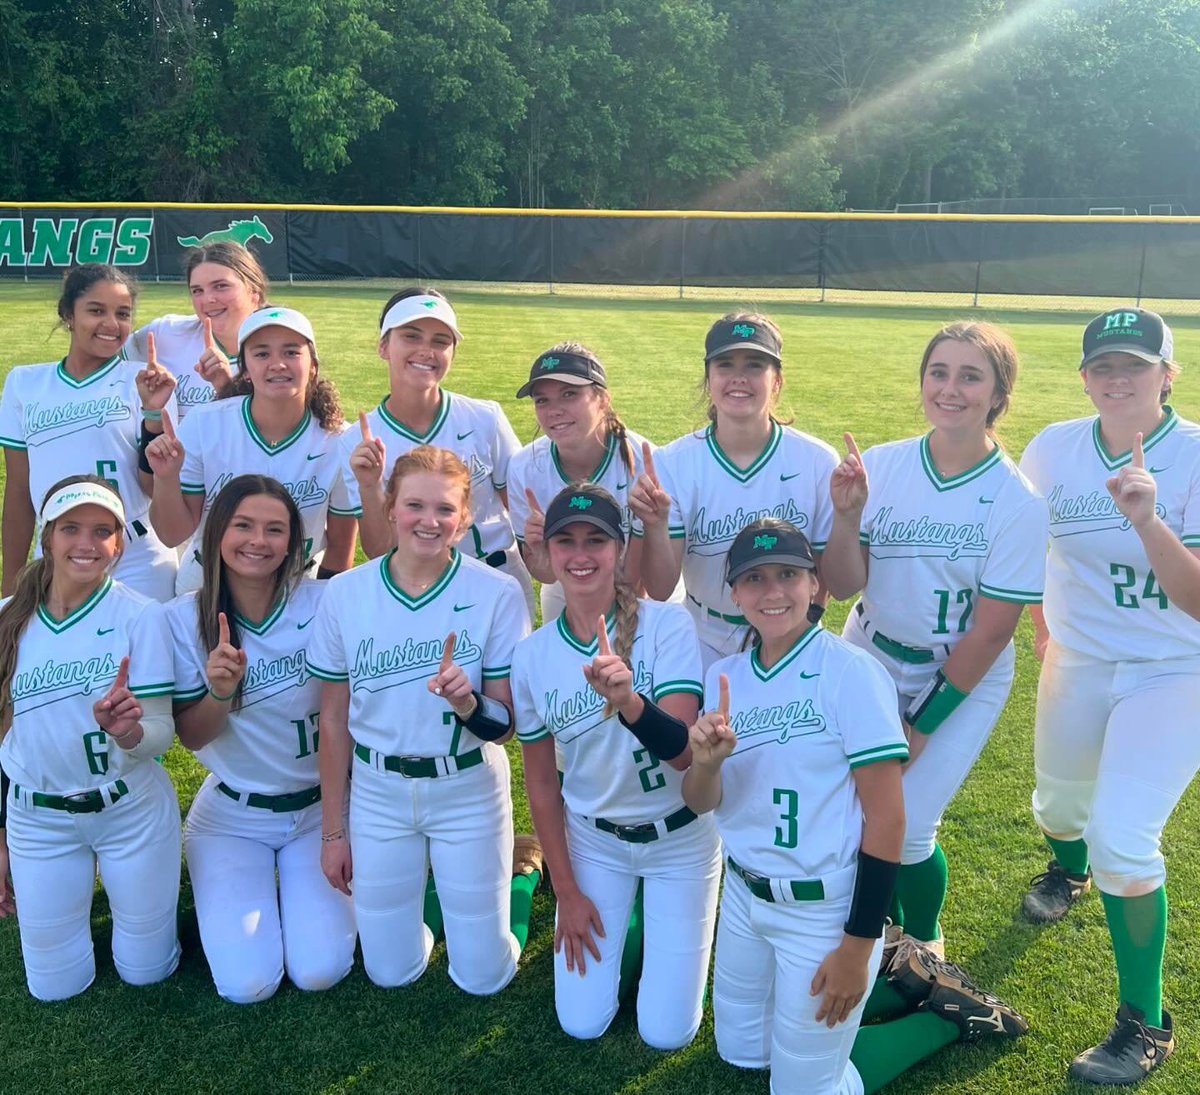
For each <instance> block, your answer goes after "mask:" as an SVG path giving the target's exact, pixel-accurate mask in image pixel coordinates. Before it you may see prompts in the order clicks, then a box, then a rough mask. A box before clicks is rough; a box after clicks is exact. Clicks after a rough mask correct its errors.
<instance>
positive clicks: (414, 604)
mask: <svg viewBox="0 0 1200 1095" xmlns="http://www.w3.org/2000/svg"><path fill="white" fill-rule="evenodd" d="M395 554H396V549H395V548H392V550H391V551H389V552H388V553H387V554H386V555H385V556H384V557H383V558H382V559H381V560H380V561H379V573H380V575H381V577H382V578H383V585H384V588H385V589H386V590H387V591H388V592H389V593H390V594H391V595H392V596H393V597H395V598H396V600H397V601H399V602H400V603H401V604H402V605H403V606H404V607H405V608H408V609H411V610H413V611H416V610H417V609H418V608H424V607H425V606H426V605H427V604H429V602H430V601H435V600H437V598H438V596H439V595H440V594H442V593H443V592H444V591H445V589H446V587H447V586H448V585H449V584H450V583H451V581H452V580H453V579H454V575H456V574H457V573H458V568H459V567H460V566H462V556H461V555H460V554H459V553H458V549H457V548H451V549H450V562H449V563H447V564H446V569H445V570H443V571H442V574H441V577H439V578H438V580H437V581H436V582H434V583H433V585H431V586H430V587H429V588H428V589H427V590H425V592H424V593H422V594H421V596H420V597H410V596H409V595H408V594H407V593H405V592H404V590H402V589H401V588H400V587H399V586H398V585H396V583H395V581H393V579H392V571H391V566H390V564H391V561H392V556H393V555H395Z"/></svg>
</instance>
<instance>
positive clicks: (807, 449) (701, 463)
mask: <svg viewBox="0 0 1200 1095" xmlns="http://www.w3.org/2000/svg"><path fill="white" fill-rule="evenodd" d="M654 464H655V468H656V469H657V471H658V477H659V481H660V483H661V484H662V488H663V490H665V491H666V492H667V494H669V495H670V496H671V515H670V518H669V522H670V524H669V528H670V536H671V539H673V540H677V539H682V540H683V541H684V550H683V581H684V585H685V586H686V587H687V606H688V608H689V610H690V611H691V613H692V618H693V619H694V620H695V621H696V631H697V633H698V635H699V636H700V640H701V641H702V642H704V643H706V644H707V645H708V646H711V647H713V648H715V649H717V650H722V649H724V650H732V649H733V648H734V647H735V646H736V643H737V641H739V640H740V638H741V636H742V634H743V633H744V630H745V623H746V621H745V620H744V619H743V618H742V616H741V614H740V613H739V612H738V610H737V606H736V605H735V604H734V603H733V601H732V600H731V599H730V597H729V587H728V586H727V585H726V584H725V555H726V552H728V551H729V547H730V545H731V544H732V543H733V540H734V537H735V536H737V534H738V533H739V532H741V531H742V529H744V528H745V527H746V526H747V525H748V524H750V522H751V521H755V520H757V519H758V518H760V517H779V518H782V519H783V520H785V521H790V522H791V523H792V524H793V525H795V526H796V527H797V528H798V529H799V530H800V531H801V532H803V533H804V535H805V536H807V537H808V539H809V541H810V542H811V543H812V546H813V550H814V551H818V552H819V551H823V550H824V548H825V543H826V541H827V540H828V539H829V533H830V530H831V529H832V528H833V504H832V503H831V502H830V499H829V478H830V476H831V475H832V474H833V469H834V468H836V467H837V465H838V456H837V453H836V452H834V451H833V449H832V448H831V447H830V446H829V445H826V444H825V442H824V441H820V440H818V439H817V438H815V437H810V436H809V435H808V434H805V433H800V432H799V431H798V430H793V429H792V428H791V427H789V426H781V425H779V424H778V423H776V424H775V425H774V426H773V428H772V430H771V437H770V440H769V441H768V442H767V444H766V447H765V448H764V449H763V451H762V453H761V454H760V455H759V457H758V459H757V460H755V461H754V463H753V464H751V465H750V466H749V467H748V468H739V467H738V466H737V465H736V464H734V463H733V461H731V460H730V459H729V458H728V457H727V456H726V455H725V453H724V452H722V451H721V446H720V445H719V444H717V439H716V434H715V432H714V428H713V427H712V426H709V427H708V428H707V429H705V430H704V431H703V432H702V433H692V434H687V435H686V436H684V437H680V438H678V439H677V440H675V441H672V442H671V444H669V445H667V446H666V447H665V448H664V449H663V450H662V453H661V456H656V457H655V461H654Z"/></svg>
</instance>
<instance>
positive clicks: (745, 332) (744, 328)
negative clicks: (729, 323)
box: [733, 323, 754, 338]
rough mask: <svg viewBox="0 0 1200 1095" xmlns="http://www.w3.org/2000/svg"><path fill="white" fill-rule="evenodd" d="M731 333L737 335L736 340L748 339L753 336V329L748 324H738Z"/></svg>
mask: <svg viewBox="0 0 1200 1095" xmlns="http://www.w3.org/2000/svg"><path fill="white" fill-rule="evenodd" d="M733 333H734V334H735V335H737V336H738V338H750V337H751V336H752V335H753V334H754V328H753V327H751V326H750V325H749V324H746V323H739V324H738V325H737V326H736V327H734V329H733Z"/></svg>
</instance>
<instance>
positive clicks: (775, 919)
mask: <svg viewBox="0 0 1200 1095" xmlns="http://www.w3.org/2000/svg"><path fill="white" fill-rule="evenodd" d="M855 870H856V869H855V868H854V867H848V868H846V869H845V870H842V871H839V872H837V873H836V874H834V875H832V876H829V877H827V878H825V879H822V881H823V882H824V883H825V900H824V901H800V902H796V903H794V904H779V903H774V902H769V901H763V900H761V899H760V898H757V897H755V896H753V895H752V894H751V893H750V891H749V889H747V887H746V884H745V883H744V882H743V881H742V880H741V879H740V878H738V877H737V876H736V875H734V874H732V873H729V874H728V875H727V876H726V879H725V889H724V891H723V894H722V897H721V917H720V920H719V921H718V923H717V961H716V967H715V970H714V972H713V1018H714V1020H715V1024H716V1037H717V1053H718V1054H719V1055H720V1057H721V1059H722V1060H724V1061H728V1062H729V1063H730V1064H731V1065H737V1066H738V1067H739V1068H767V1067H770V1069H771V1092H772V1095H862V1091H863V1085H862V1079H861V1078H860V1077H859V1075H858V1070H857V1069H856V1068H855V1067H854V1065H853V1064H851V1063H850V1050H851V1049H852V1048H853V1046H854V1038H855V1035H857V1033H858V1026H859V1022H860V1020H861V1019H862V1012H863V1007H864V1006H865V1004H866V995H864V996H863V1001H862V1003H860V1004H859V1005H858V1007H857V1008H855V1009H854V1011H853V1012H852V1013H851V1015H850V1017H849V1018H848V1019H846V1020H845V1021H844V1022H842V1023H839V1024H838V1025H837V1026H835V1027H834V1028H833V1029H832V1030H831V1029H830V1028H829V1027H827V1026H826V1025H825V1023H824V1021H822V1022H819V1023H818V1022H817V1019H816V1015H817V1010H818V1008H819V1007H820V1004H821V998H820V997H818V996H813V995H812V980H813V977H815V976H816V973H817V970H818V968H819V967H820V965H821V963H822V962H824V961H825V959H826V957H828V955H829V954H830V953H831V952H832V951H833V950H835V949H836V948H837V947H838V945H839V944H840V943H841V941H842V935H843V932H842V925H843V924H844V923H845V921H846V917H847V915H848V914H849V912H850V898H851V895H852V893H853V889H854V876H855ZM882 951H883V939H882V938H880V939H879V941H878V942H877V943H876V944H875V949H874V950H873V951H872V953H871V958H870V961H869V962H868V965H867V968H868V970H870V971H871V973H872V974H873V973H874V971H875V970H876V969H878V967H879V957H880V955H881V954H882Z"/></svg>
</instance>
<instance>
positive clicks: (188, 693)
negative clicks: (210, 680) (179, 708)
mask: <svg viewBox="0 0 1200 1095" xmlns="http://www.w3.org/2000/svg"><path fill="white" fill-rule="evenodd" d="M207 693H208V685H207V684H201V685H198V686H197V687H196V688H188V689H186V690H184V691H183V692H175V693H174V694H173V695H172V696H171V698H172V699H173V700H174V701H175V702H176V703H192V702H193V701H195V700H202V699H203V698H204V697H205V695H206V694H207Z"/></svg>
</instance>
